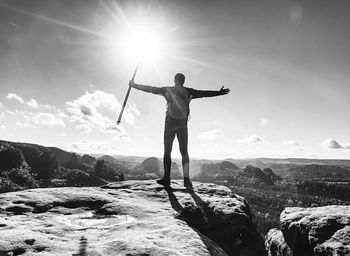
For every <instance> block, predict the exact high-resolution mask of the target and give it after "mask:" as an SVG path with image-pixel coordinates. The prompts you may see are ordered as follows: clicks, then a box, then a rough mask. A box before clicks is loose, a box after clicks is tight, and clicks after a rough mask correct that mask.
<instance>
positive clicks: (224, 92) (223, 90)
mask: <svg viewBox="0 0 350 256" xmlns="http://www.w3.org/2000/svg"><path fill="white" fill-rule="evenodd" d="M229 92H230V89H229V88H224V86H222V87H221V89H220V95H225V94H228V93H229Z"/></svg>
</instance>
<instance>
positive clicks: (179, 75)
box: [174, 73, 185, 85]
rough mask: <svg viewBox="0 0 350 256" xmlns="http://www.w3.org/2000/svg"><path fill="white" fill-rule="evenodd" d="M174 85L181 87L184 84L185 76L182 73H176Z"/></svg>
mask: <svg viewBox="0 0 350 256" xmlns="http://www.w3.org/2000/svg"><path fill="white" fill-rule="evenodd" d="M174 82H175V84H176V85H183V84H184V83H185V75H184V74H182V73H177V74H176V75H175V78H174Z"/></svg>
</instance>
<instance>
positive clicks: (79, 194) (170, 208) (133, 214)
mask: <svg viewBox="0 0 350 256" xmlns="http://www.w3.org/2000/svg"><path fill="white" fill-rule="evenodd" d="M181 184H182V182H178V181H173V183H172V186H173V190H167V191H165V190H164V189H163V187H161V186H159V185H157V184H156V183H155V182H154V181H126V182H118V183H113V184H109V185H106V186H103V188H96V187H89V188H87V187H84V188H45V189H34V190H27V191H18V192H12V193H4V194H0V233H1V239H0V255H20V254H26V255H27V254H28V255H44V254H45V255H49V254H50V255H57V256H59V255H77V254H76V252H77V251H79V253H81V252H82V251H83V252H84V253H86V255H100V256H103V255H121V256H122V255H124V256H126V255H149V256H167V255H178V254H179V255H180V254H181V255H188V256H213V255H215V256H228V255H230V256H243V255H244V256H264V255H265V249H264V243H263V240H262V238H261V237H260V235H259V234H258V232H257V231H256V229H255V226H254V224H253V222H252V214H251V212H250V209H249V206H248V204H247V203H246V201H245V200H244V198H242V197H240V196H238V195H235V194H233V193H232V191H231V190H230V189H228V188H226V187H223V186H218V185H215V184H203V183H199V182H194V190H193V191H187V190H185V189H184V188H183V187H180V185H181ZM79 253H78V255H79Z"/></svg>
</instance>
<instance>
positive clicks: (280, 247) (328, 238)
mask: <svg viewBox="0 0 350 256" xmlns="http://www.w3.org/2000/svg"><path fill="white" fill-rule="evenodd" d="M280 227H281V231H279V230H277V229H273V230H270V231H269V233H268V234H267V235H266V242H265V243H266V248H267V250H268V253H269V256H272V255H273V256H299V255H302V256H328V255H329V256H333V255H336V256H337V255H339V256H343V255H350V206H342V205H329V206H323V207H314V208H300V207H288V208H286V209H285V210H284V211H283V212H282V213H281V217H280Z"/></svg>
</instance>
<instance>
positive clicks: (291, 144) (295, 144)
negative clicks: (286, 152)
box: [283, 140, 300, 147]
mask: <svg viewBox="0 0 350 256" xmlns="http://www.w3.org/2000/svg"><path fill="white" fill-rule="evenodd" d="M283 144H284V145H288V146H294V147H296V146H299V145H300V143H299V142H297V141H295V140H286V141H284V142H283Z"/></svg>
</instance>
